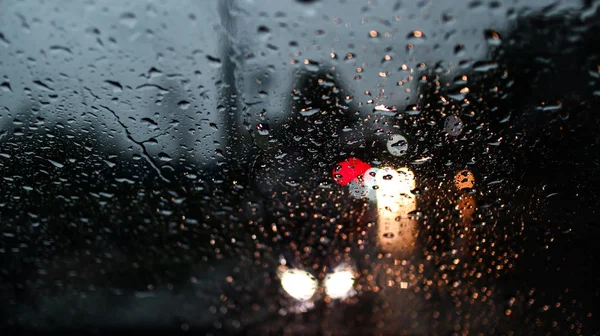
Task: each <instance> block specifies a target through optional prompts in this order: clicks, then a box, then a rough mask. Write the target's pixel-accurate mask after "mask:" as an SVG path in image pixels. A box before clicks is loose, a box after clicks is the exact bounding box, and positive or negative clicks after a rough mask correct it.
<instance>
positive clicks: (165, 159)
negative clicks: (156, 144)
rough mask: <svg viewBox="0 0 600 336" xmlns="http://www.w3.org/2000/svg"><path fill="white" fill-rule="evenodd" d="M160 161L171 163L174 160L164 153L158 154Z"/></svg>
mask: <svg viewBox="0 0 600 336" xmlns="http://www.w3.org/2000/svg"><path fill="white" fill-rule="evenodd" d="M158 159H159V160H160V161H162V162H169V161H171V160H173V158H171V157H170V156H169V155H167V154H166V153H163V152H160V153H158Z"/></svg>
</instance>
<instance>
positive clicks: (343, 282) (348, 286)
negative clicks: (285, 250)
mask: <svg viewBox="0 0 600 336" xmlns="http://www.w3.org/2000/svg"><path fill="white" fill-rule="evenodd" d="M279 279H280V280H281V287H282V288H283V290H284V291H285V292H286V293H287V294H288V295H290V296H291V297H293V298H294V299H296V300H299V301H308V300H310V299H312V298H313V297H314V295H315V293H316V292H317V289H318V288H319V282H318V281H317V279H316V278H315V277H314V276H313V275H312V274H310V273H309V272H306V271H304V270H300V269H296V268H289V269H285V270H283V271H281V272H280V274H279ZM323 289H324V290H325V294H327V296H329V297H330V298H332V299H343V298H346V297H349V296H351V295H352V294H353V293H354V270H353V269H352V268H350V267H344V268H339V269H337V270H336V271H334V272H333V273H331V274H328V275H327V276H326V277H325V279H324V280H323Z"/></svg>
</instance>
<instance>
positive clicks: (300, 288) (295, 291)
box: [279, 269, 317, 301]
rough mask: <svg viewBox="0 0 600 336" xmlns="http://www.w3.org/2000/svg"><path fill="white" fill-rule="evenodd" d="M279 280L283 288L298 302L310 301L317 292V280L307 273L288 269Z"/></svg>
mask: <svg viewBox="0 0 600 336" xmlns="http://www.w3.org/2000/svg"><path fill="white" fill-rule="evenodd" d="M279 278H280V279H281V287H282V288H283V289H284V290H285V292H286V293H288V294H289V295H290V296H291V297H293V298H294V299H296V300H299V301H307V300H310V299H311V298H312V297H313V296H314V295H315V292H316V291H317V279H315V277H314V276H312V274H310V273H308V272H306V271H302V270H299V269H287V270H285V271H283V272H282V273H281V274H280V276H279Z"/></svg>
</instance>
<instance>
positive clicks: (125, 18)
mask: <svg viewBox="0 0 600 336" xmlns="http://www.w3.org/2000/svg"><path fill="white" fill-rule="evenodd" d="M119 22H121V24H122V25H124V26H127V27H129V28H133V27H135V25H136V24H137V19H136V17H135V14H133V13H131V12H127V13H123V14H121V16H120V17H119Z"/></svg>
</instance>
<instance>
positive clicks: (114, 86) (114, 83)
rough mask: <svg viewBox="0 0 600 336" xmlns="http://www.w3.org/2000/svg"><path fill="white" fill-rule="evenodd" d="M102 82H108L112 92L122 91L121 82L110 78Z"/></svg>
mask: <svg viewBox="0 0 600 336" xmlns="http://www.w3.org/2000/svg"><path fill="white" fill-rule="evenodd" d="M104 82H105V83H107V84H110V86H111V87H112V89H113V92H114V93H119V92H123V85H121V83H119V82H117V81H112V80H105V81H104Z"/></svg>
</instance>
